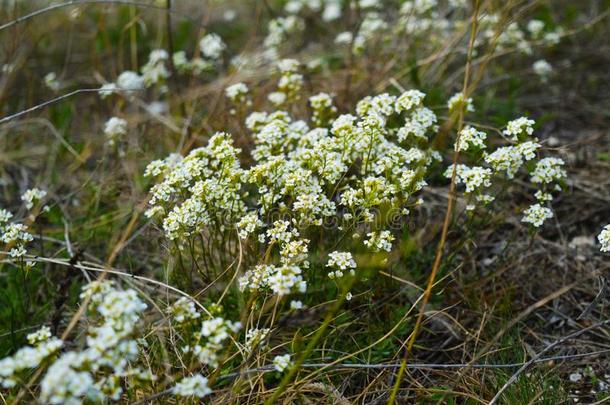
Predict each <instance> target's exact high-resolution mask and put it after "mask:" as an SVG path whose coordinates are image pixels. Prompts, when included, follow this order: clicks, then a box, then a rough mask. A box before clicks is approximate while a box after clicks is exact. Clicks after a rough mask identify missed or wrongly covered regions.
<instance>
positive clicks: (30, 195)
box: [21, 187, 47, 210]
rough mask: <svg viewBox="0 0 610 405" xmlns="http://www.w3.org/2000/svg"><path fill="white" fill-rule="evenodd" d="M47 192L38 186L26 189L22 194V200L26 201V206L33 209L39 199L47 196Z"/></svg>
mask: <svg viewBox="0 0 610 405" xmlns="http://www.w3.org/2000/svg"><path fill="white" fill-rule="evenodd" d="M46 195H47V192H46V191H44V190H40V189H38V188H36V187H34V188H31V189H29V190H26V191H25V193H23V195H22V196H21V201H23V202H24V203H25V207H26V208H27V209H28V210H31V209H32V207H34V204H36V203H37V202H38V201H40V200H42V199H43V198H44V197H46Z"/></svg>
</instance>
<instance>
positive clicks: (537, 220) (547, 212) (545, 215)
mask: <svg viewBox="0 0 610 405" xmlns="http://www.w3.org/2000/svg"><path fill="white" fill-rule="evenodd" d="M549 218H553V211H551V209H550V208H548V207H543V206H541V205H540V204H533V205H531V206H530V207H529V208H527V209H526V210H525V211H524V212H523V219H522V220H521V221H523V222H527V223H530V224H532V225H533V226H535V227H536V228H538V227H540V226H542V224H543V223H544V221H546V220H547V219H549Z"/></svg>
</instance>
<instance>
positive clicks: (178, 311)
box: [168, 297, 201, 323]
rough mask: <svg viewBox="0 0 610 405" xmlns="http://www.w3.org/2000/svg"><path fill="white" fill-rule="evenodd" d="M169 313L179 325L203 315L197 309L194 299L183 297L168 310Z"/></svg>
mask: <svg viewBox="0 0 610 405" xmlns="http://www.w3.org/2000/svg"><path fill="white" fill-rule="evenodd" d="M168 312H169V313H170V314H171V315H172V319H173V320H174V322H177V323H184V322H188V321H192V320H195V319H198V318H199V317H200V316H201V314H200V313H199V312H197V310H196V309H195V303H194V301H193V300H192V299H189V298H186V297H182V298H180V299H179V300H178V301H176V302H175V303H174V304H173V305H172V306H170V307H169V308H168Z"/></svg>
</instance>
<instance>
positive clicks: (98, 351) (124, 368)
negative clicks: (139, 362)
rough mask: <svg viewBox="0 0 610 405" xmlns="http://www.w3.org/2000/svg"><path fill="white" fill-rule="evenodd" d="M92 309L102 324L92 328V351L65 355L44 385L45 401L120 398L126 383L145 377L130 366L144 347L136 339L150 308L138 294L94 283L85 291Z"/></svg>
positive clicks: (89, 341) (89, 337)
mask: <svg viewBox="0 0 610 405" xmlns="http://www.w3.org/2000/svg"><path fill="white" fill-rule="evenodd" d="M81 298H82V299H88V300H89V305H88V309H89V311H90V313H91V316H92V317H93V319H96V320H98V321H99V324H97V325H94V326H91V327H90V328H89V331H88V334H87V339H86V348H85V349H84V350H82V351H70V352H66V353H63V354H61V355H60V356H59V358H58V359H57V360H56V361H54V362H53V364H51V366H50V367H49V369H48V370H47V372H46V374H45V375H44V377H43V379H42V382H41V392H40V395H41V400H42V401H43V402H46V403H51V404H62V403H81V400H82V399H83V398H87V399H88V400H91V401H103V400H104V399H106V398H108V399H113V400H118V399H119V398H120V396H121V393H122V392H123V388H122V386H121V384H120V379H121V378H124V377H127V376H129V375H139V376H144V375H145V374H146V373H144V372H142V371H141V370H139V369H137V368H134V367H132V366H131V365H130V362H131V361H133V360H135V359H136V358H137V355H138V352H139V349H138V344H137V343H136V340H135V339H134V338H135V335H136V333H137V331H138V328H137V323H138V321H139V319H140V317H141V313H142V312H143V311H144V310H145V309H146V305H145V304H144V303H143V302H142V301H141V300H140V299H139V297H138V295H137V293H136V292H135V291H134V290H125V291H120V290H117V289H116V288H115V287H114V284H113V283H112V282H108V281H103V282H97V281H96V282H93V283H91V284H89V285H87V286H86V287H85V288H84V289H83V293H82V294H81Z"/></svg>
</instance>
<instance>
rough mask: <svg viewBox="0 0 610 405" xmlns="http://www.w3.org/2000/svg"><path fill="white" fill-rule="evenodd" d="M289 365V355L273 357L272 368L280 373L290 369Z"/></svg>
mask: <svg viewBox="0 0 610 405" xmlns="http://www.w3.org/2000/svg"><path fill="white" fill-rule="evenodd" d="M291 364H292V362H291V361H290V354H284V355H281V356H275V357H274V358H273V367H274V368H275V369H276V370H277V371H279V372H280V373H281V372H283V371H284V370H286V369H287V368H288V367H290V365H291Z"/></svg>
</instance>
